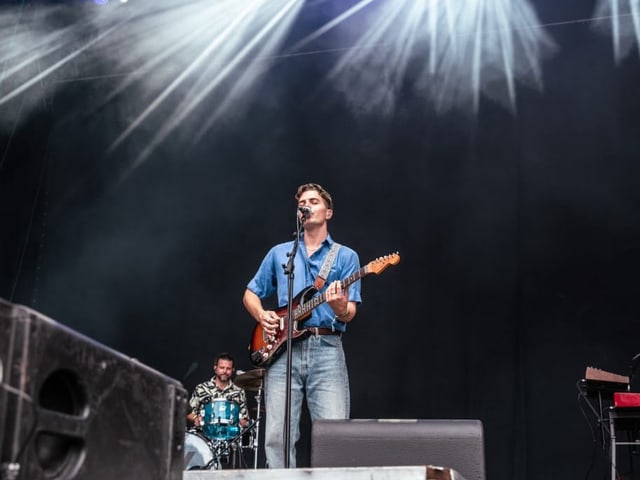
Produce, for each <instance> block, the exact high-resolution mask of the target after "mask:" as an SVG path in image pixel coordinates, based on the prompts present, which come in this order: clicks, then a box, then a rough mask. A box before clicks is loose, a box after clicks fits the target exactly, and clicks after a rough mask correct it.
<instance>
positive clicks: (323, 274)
mask: <svg viewBox="0 0 640 480" xmlns="http://www.w3.org/2000/svg"><path fill="white" fill-rule="evenodd" d="M339 248H340V244H339V243H338V242H333V245H331V248H330V249H329V253H327V256H326V257H324V262H323V263H322V267H320V272H318V276H317V277H316V280H315V282H313V286H314V287H315V289H316V290H322V287H324V283H325V282H326V281H327V277H328V276H329V271H330V270H331V267H332V266H333V262H335V261H336V257H337V256H338V249H339Z"/></svg>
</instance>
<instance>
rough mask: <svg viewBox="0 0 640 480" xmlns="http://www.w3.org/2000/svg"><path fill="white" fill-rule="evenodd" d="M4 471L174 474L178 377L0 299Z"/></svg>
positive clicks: (110, 476) (181, 405) (0, 454)
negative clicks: (157, 369) (166, 374)
mask: <svg viewBox="0 0 640 480" xmlns="http://www.w3.org/2000/svg"><path fill="white" fill-rule="evenodd" d="M0 386H1V390H0V468H1V470H0V479H2V480H5V479H7V480H13V479H18V480H41V479H42V480H44V479H46V480H81V479H82V480H85V479H86V480H116V479H118V480H128V479H131V480H146V479H153V480H178V479H181V478H182V470H183V461H184V460H183V458H184V457H183V452H182V450H183V444H184V432H185V415H186V410H187V407H186V404H187V393H186V391H185V390H184V388H183V387H182V385H181V384H180V382H178V381H176V380H173V379H171V378H168V377H166V376H164V375H162V374H161V373H159V372H157V371H155V370H153V369H151V368H149V367H147V366H145V365H142V364H141V363H140V362H138V361H136V360H134V359H131V358H129V357H126V356H124V355H122V354H120V353H118V352H116V351H114V350H111V349H109V348H107V347H105V346H103V345H100V344H99V343H97V342H95V341H93V340H91V339H89V338H87V337H85V336H83V335H81V334H79V333H76V332H74V331H72V330H71V329H69V328H67V327H65V326H63V325H60V324H59V323H56V322H55V321H53V320H51V319H49V318H47V317H45V316H43V315H41V314H39V313H37V312H35V311H33V310H31V309H29V308H27V307H24V306H20V305H14V304H11V303H8V302H6V301H3V300H2V299H0Z"/></svg>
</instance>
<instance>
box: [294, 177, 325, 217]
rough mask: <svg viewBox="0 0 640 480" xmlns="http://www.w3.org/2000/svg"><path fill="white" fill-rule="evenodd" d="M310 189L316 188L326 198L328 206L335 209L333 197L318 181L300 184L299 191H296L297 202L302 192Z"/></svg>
mask: <svg viewBox="0 0 640 480" xmlns="http://www.w3.org/2000/svg"><path fill="white" fill-rule="evenodd" d="M308 190H315V191H316V192H318V193H319V194H320V197H321V198H322V199H323V200H324V203H325V205H326V206H327V208H330V209H331V210H333V199H332V198H331V194H330V193H329V192H327V191H326V190H325V189H324V188H322V185H320V184H318V183H305V184H304V185H300V186H299V187H298V191H297V192H296V202H297V201H298V200H300V197H301V196H302V194H303V193H304V192H306V191H308Z"/></svg>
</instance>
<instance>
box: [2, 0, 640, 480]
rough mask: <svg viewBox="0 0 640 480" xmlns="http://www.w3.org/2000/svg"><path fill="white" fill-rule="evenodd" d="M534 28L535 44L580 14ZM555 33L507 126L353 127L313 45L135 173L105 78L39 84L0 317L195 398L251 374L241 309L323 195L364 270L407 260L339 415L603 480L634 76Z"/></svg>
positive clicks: (631, 154) (409, 123) (125, 117)
mask: <svg viewBox="0 0 640 480" xmlns="http://www.w3.org/2000/svg"><path fill="white" fill-rule="evenodd" d="M535 6H536V9H537V11H538V14H539V15H540V19H541V21H542V22H546V23H554V22H563V21H566V20H576V19H583V18H586V17H588V16H589V15H591V13H592V12H593V7H594V5H593V2H578V1H575V2H562V4H561V5H557V2H551V1H544V2H543V1H539V2H537V3H536V4H535ZM314 12H317V10H316V11H314ZM316 23H317V24H320V23H321V21H320V20H315V19H314V18H312V16H311V14H309V15H307V16H305V12H303V14H302V16H301V18H300V22H299V24H298V25H296V26H295V27H294V30H293V31H294V33H296V32H297V34H298V35H300V33H301V31H304V29H307V28H309V29H310V28H311V25H314V24H316ZM6 28H7V27H6V26H5V34H7V32H8V30H6ZM547 28H548V30H549V33H550V34H551V35H552V36H553V37H554V39H555V41H556V42H557V44H558V46H559V51H558V52H557V53H556V55H555V56H553V57H552V58H549V59H548V60H546V61H545V62H544V63H543V74H544V83H545V88H544V90H543V91H536V90H532V89H527V88H522V87H519V88H518V97H517V98H518V99H517V103H516V105H515V108H514V109H513V110H512V111H510V110H509V109H508V108H504V107H503V106H501V105H498V104H496V103H493V102H491V101H489V100H487V99H486V98H483V99H481V102H480V105H479V109H478V111H477V112H476V113H473V112H469V111H465V110H464V109H463V110H462V111H460V110H453V111H450V112H448V113H437V112H436V111H435V110H434V108H433V106H432V105H430V104H429V103H428V102H425V101H424V99H422V98H419V97H417V96H416V95H415V93H412V91H411V90H410V89H406V91H402V92H401V94H400V96H399V99H398V104H397V106H396V108H395V109H394V111H393V113H391V114H387V115H375V114H371V115H362V114H357V113H354V111H353V110H352V109H350V108H349V106H348V104H347V102H346V101H345V100H344V98H343V97H342V96H340V95H338V94H336V93H335V92H332V91H331V90H330V89H329V90H318V86H319V83H320V81H319V79H320V78H321V77H322V76H323V75H324V74H325V73H326V71H327V70H328V69H330V68H331V66H332V65H333V64H334V62H335V61H336V57H335V52H331V51H330V50H324V51H322V49H320V48H319V49H318V52H316V53H315V54H307V55H298V56H283V57H280V58H276V59H275V60H274V61H273V62H272V64H271V65H270V66H269V68H268V70H267V71H266V73H265V74H264V75H263V76H262V78H261V79H260V81H259V82H258V84H257V86H256V87H255V90H254V91H253V96H252V99H251V100H250V101H246V102H245V104H244V105H243V108H242V109H238V111H237V112H233V114H229V115H227V116H225V117H224V118H223V119H222V120H220V121H218V122H216V123H214V125H213V126H211V127H210V128H208V129H207V131H206V134H205V135H204V136H203V137H202V138H198V139H197V140H194V141H193V142H191V141H189V140H190V138H191V136H192V135H193V133H194V131H196V130H197V128H198V127H199V126H201V125H202V124H203V123H204V120H203V118H205V119H206V118H207V117H206V112H205V111H204V110H203V111H202V112H200V116H198V115H197V114H194V115H192V116H190V117H188V118H187V119H185V120H184V121H183V122H182V123H181V125H180V127H179V128H178V129H177V130H176V131H175V132H173V133H172V134H171V136H170V137H169V138H168V139H167V140H166V141H164V142H161V143H160V144H159V145H158V146H157V147H156V148H155V149H154V150H153V152H152V154H151V155H150V156H149V158H148V159H146V160H145V161H144V162H141V163H140V164H139V165H138V166H137V168H135V169H132V170H131V169H130V167H131V164H132V162H133V161H134V159H135V158H136V157H137V155H138V154H139V152H140V150H141V146H144V145H145V144H147V142H148V141H149V139H150V138H152V136H153V132H154V131H155V129H157V128H158V125H159V123H154V122H159V120H157V119H156V120H154V119H153V118H150V119H149V120H148V121H146V122H145V123H144V124H143V125H142V126H141V127H140V128H139V129H137V130H136V131H135V132H134V133H133V134H132V135H131V136H130V137H129V138H128V139H127V141H125V142H124V143H123V144H121V145H119V146H118V147H117V148H116V149H115V150H113V151H110V152H109V153H105V152H107V151H108V149H109V146H110V145H111V142H112V141H113V139H114V137H115V136H117V135H118V134H119V133H120V132H121V131H122V130H123V129H124V128H126V127H127V126H128V125H129V122H130V121H131V120H132V118H134V117H135V114H136V112H135V111H134V109H133V108H132V104H133V103H134V100H136V95H137V94H136V93H135V91H133V92H130V91H129V90H124V91H122V92H120V93H119V94H118V95H116V96H114V97H109V98H107V95H106V94H105V92H108V91H111V90H112V89H113V88H114V86H115V85H116V82H117V81H118V80H120V78H118V77H117V75H116V79H114V78H113V76H111V75H110V74H111V73H114V74H116V73H119V72H117V71H116V70H112V64H111V63H109V62H106V61H105V62H103V63H97V64H92V68H94V69H95V70H94V71H93V72H92V73H95V75H77V76H75V77H74V74H73V72H71V73H69V72H66V73H65V77H64V78H55V77H54V78H45V79H44V80H43V81H42V82H39V84H37V85H34V86H33V87H32V88H30V89H28V90H27V91H26V92H25V93H23V94H22V95H21V96H20V97H18V98H16V99H15V100H13V101H11V102H9V103H6V104H4V105H3V107H2V108H3V110H1V111H0V112H4V115H5V117H6V118H9V119H10V121H8V122H6V123H7V124H6V125H5V128H4V129H3V130H2V132H1V137H0V140H1V143H0V152H1V153H2V157H1V159H0V201H1V203H0V214H1V215H0V267H1V268H0V296H2V297H4V298H6V299H8V300H10V301H13V302H16V303H21V304H25V305H28V306H30V307H33V308H35V309H36V310H39V311H41V312H43V313H45V314H46V315H48V316H50V317H52V318H54V319H56V320H58V321H60V322H61V323H64V324H66V325H68V326H70V327H72V328H74V329H76V330H78V331H80V332H82V333H84V334H87V335H88V336H90V337H92V338H95V339H97V340H98V341H100V342H102V343H105V344H107V345H108V346H110V347H112V348H115V349H117V350H119V351H121V352H123V353H125V354H127V355H129V356H132V357H136V358H137V359H139V360H140V361H142V362H144V363H146V364H148V365H150V366H152V367H154V368H156V369H158V370H160V371H162V372H164V373H166V374H168V375H170V376H172V377H174V378H177V379H178V380H180V381H182V382H183V383H184V385H185V387H187V388H188V389H191V388H193V386H194V385H195V383H197V382H199V381H201V380H203V379H204V378H207V377H208V376H209V375H210V373H211V364H212V361H213V359H214V357H215V355H216V354H217V353H218V352H220V351H229V352H231V353H232V354H233V355H234V356H235V357H236V359H237V367H238V368H240V369H243V370H249V369H251V368H252V366H251V364H250V363H249V360H248V355H247V351H246V347H247V344H248V341H249V337H250V334H251V330H252V328H253V325H254V323H253V320H252V319H251V318H250V317H249V316H248V315H247V314H246V313H245V311H244V309H243V306H242V303H241V296H242V293H243V291H244V287H245V285H246V283H247V281H248V280H249V279H250V278H251V276H252V275H253V273H254V272H255V269H256V268H257V265H258V263H259V261H260V260H261V258H262V256H263V255H264V253H265V252H266V250H267V249H268V248H269V247H270V246H271V245H272V244H274V243H275V242H279V241H284V240H287V239H289V238H290V235H291V233H292V232H293V229H294V227H295V223H294V221H295V218H294V214H295V209H294V200H293V194H294V192H295V189H296V187H297V186H298V185H299V184H300V183H304V182H307V181H314V182H319V183H321V184H322V185H324V186H325V187H326V188H327V189H328V190H329V191H330V192H331V193H332V194H333V196H334V200H335V217H334V219H333V220H332V221H331V225H330V230H331V233H332V235H333V236H334V237H335V238H336V239H337V240H338V241H340V242H342V243H345V244H348V245H350V246H352V247H353V248H355V249H356V250H357V251H358V252H359V254H360V259H361V262H362V263H363V264H364V263H366V262H368V261H369V260H372V259H374V258H376V257H378V256H380V255H384V254H387V253H390V252H395V251H398V252H399V253H400V255H401V257H402V260H401V262H400V264H399V265H398V266H396V267H392V268H390V269H389V270H387V271H385V272H384V273H383V274H382V275H381V276H380V277H375V278H370V277H369V278H367V279H365V280H364V281H363V282H364V284H363V304H362V306H361V307H360V309H359V314H358V317H357V318H356V320H355V322H354V323H353V324H351V325H350V326H349V330H348V334H347V335H346V336H345V338H344V343H345V348H346V352H347V359H348V364H349V369H350V377H351V390H352V417H353V418H445V419H446V418H478V419H481V420H482V421H483V422H484V426H485V440H486V449H487V450H486V455H487V457H486V458H487V471H488V477H489V478H491V479H495V480H511V479H514V478H518V479H560V478H562V479H581V478H586V477H589V478H603V477H604V475H605V474H606V473H605V472H606V458H605V455H604V453H603V452H602V451H601V449H600V447H599V445H598V443H597V441H596V439H597V435H595V434H594V433H593V431H592V430H591V429H590V427H593V425H590V423H589V422H587V421H585V418H584V417H583V415H582V413H581V410H580V404H579V402H578V399H577V393H578V392H577V389H576V382H577V381H578V380H579V379H580V378H582V377H583V375H584V371H585V367H586V366H588V365H593V366H596V367H598V368H602V369H605V370H608V371H612V372H616V373H621V374H627V373H628V366H629V363H630V359H631V358H632V356H633V355H634V354H636V353H637V352H638V351H640V343H639V342H638V336H637V331H638V328H637V317H638V308H637V302H636V299H637V288H638V282H637V272H638V267H639V266H640V265H639V261H640V255H639V253H638V247H637V245H638V243H639V241H640V226H639V224H638V207H639V205H638V204H639V202H640V193H639V192H638V189H637V182H638V173H639V172H638V170H639V168H640V166H639V165H640V164H639V162H638V160H639V155H640V135H638V127H639V125H640V122H639V121H638V113H639V107H640V104H639V102H640V95H639V94H638V85H639V80H640V61H638V58H637V52H634V54H632V55H631V56H630V57H629V58H627V59H626V60H625V61H623V62H622V63H620V64H619V65H616V64H615V62H614V59H613V55H612V46H611V40H610V39H607V38H605V37H601V36H597V35H595V34H594V33H593V31H592V30H591V26H590V24H589V23H588V22H574V23H567V24H556V25H551V26H549V27H547ZM296 29H298V30H296ZM292 36H293V34H292ZM5 38H7V37H6V36H5ZM324 42H327V43H325V44H323V45H322V46H323V47H327V46H328V44H329V43H330V38H329V39H325V40H324ZM5 45H7V43H5ZM3 47H4V45H3ZM5 48H7V47H5ZM7 51H8V50H5V52H7ZM99 53H100V52H94V53H93V54H94V55H98V56H99ZM249 68H251V67H249ZM61 75H62V74H61ZM47 82H50V83H51V82H55V83H56V88H55V90H52V89H47V88H45V87H44V86H43V84H46V83H47ZM219 100H220V99H219V98H218V99H216V98H214V99H212V100H211V102H212V104H215V102H217V101H219ZM25 105H29V106H30V108H29V109H26V108H25ZM205 110H206V108H205ZM0 114H2V113H0ZM159 116H162V111H161V112H160V113H159ZM14 119H18V121H14ZM194 364H197V365H196V366H195V370H193V366H194ZM190 370H191V371H190ZM187 373H189V374H188V375H187ZM305 448H306V446H305V445H303V448H302V450H303V452H302V454H301V455H302V463H303V464H304V461H305V453H304V449H305Z"/></svg>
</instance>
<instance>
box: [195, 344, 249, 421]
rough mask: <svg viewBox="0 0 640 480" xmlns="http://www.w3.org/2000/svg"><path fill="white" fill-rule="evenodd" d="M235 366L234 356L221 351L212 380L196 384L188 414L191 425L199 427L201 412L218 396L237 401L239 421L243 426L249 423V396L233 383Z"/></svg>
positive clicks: (214, 367)
mask: <svg viewBox="0 0 640 480" xmlns="http://www.w3.org/2000/svg"><path fill="white" fill-rule="evenodd" d="M234 371H235V369H234V368H233V357H232V356H231V355H229V354H228V353H221V354H220V355H218V358H216V362H215V364H214V365H213V373H214V375H213V377H211V379H210V380H208V381H206V382H203V383H200V384H198V385H196V388H195V389H194V390H193V394H192V395H191V398H190V399H189V406H190V407H191V412H189V414H188V415H187V422H188V423H189V425H194V426H196V427H199V426H200V425H201V424H202V418H201V416H200V412H201V411H202V409H203V408H204V406H205V405H207V404H208V403H210V402H212V401H213V400H214V399H216V398H224V399H225V400H227V401H230V402H235V403H237V404H238V407H239V413H238V417H239V423H240V426H241V427H243V428H244V427H246V426H247V425H248V424H249V411H248V409H247V396H246V394H245V392H244V390H243V389H242V388H240V387H238V386H237V385H235V384H234V383H233V381H232V380H231V376H232V375H233V373H234Z"/></svg>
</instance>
